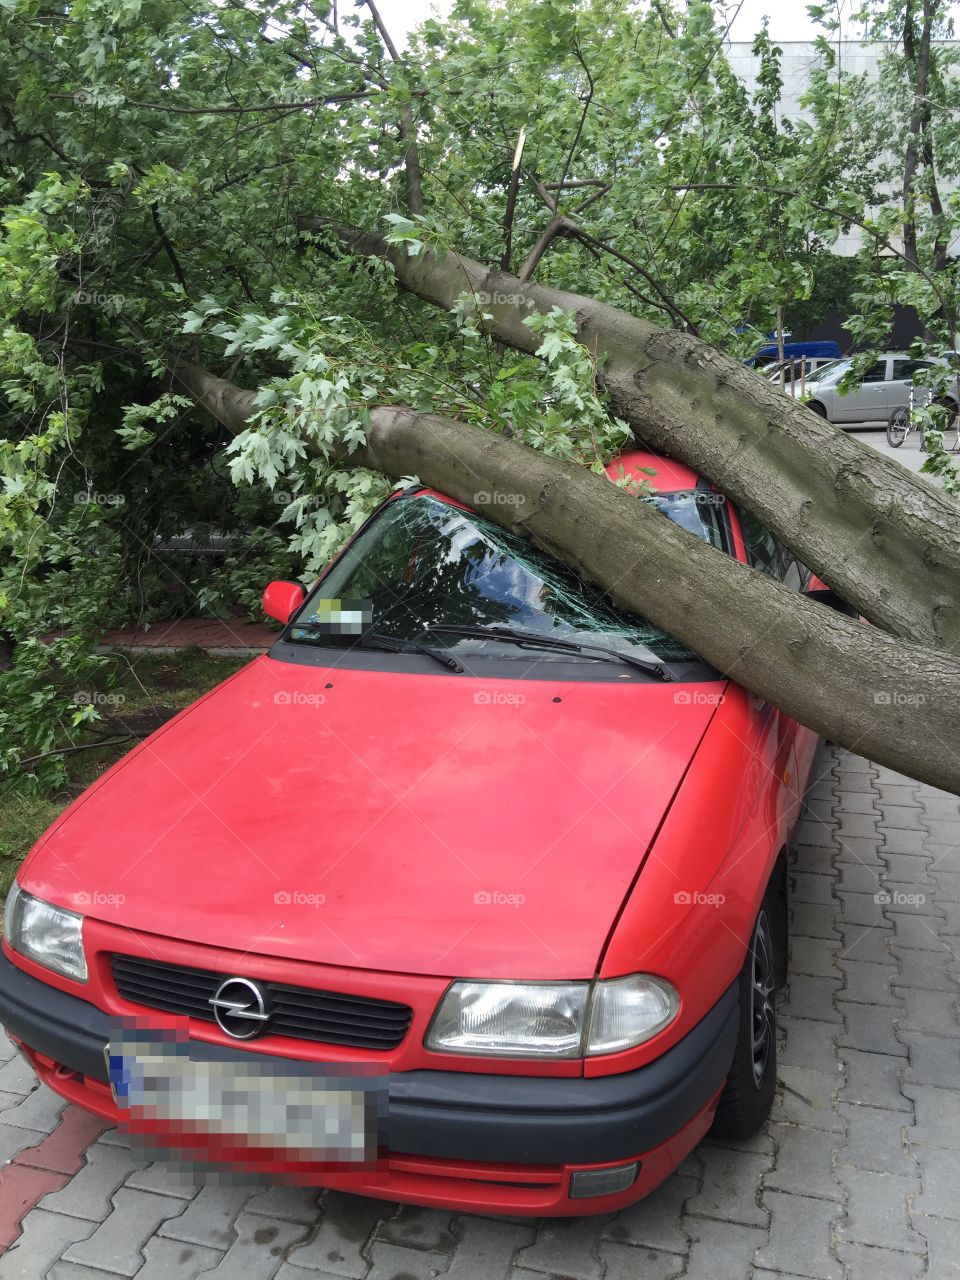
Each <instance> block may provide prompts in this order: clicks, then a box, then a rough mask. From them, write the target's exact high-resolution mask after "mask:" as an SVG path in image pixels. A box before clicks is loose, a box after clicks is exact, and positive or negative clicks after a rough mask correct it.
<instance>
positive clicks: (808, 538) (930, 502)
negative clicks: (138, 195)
mask: <svg viewBox="0 0 960 1280" xmlns="http://www.w3.org/2000/svg"><path fill="white" fill-rule="evenodd" d="M301 225H304V226H307V225H310V226H312V227H313V229H325V230H327V231H328V232H329V233H330V234H332V235H334V236H337V237H339V239H340V242H341V243H342V244H343V245H344V247H345V248H347V249H349V250H351V251H352V252H354V253H356V254H359V255H363V256H376V257H380V258H386V259H388V260H389V261H390V262H391V263H392V265H393V267H394V270H395V273H396V276H397V280H398V282H399V283H400V284H401V286H402V287H403V288H405V289H407V290H409V291H410V292H411V293H414V294H416V295H418V296H419V297H421V298H424V299H426V300H427V301H429V302H432V303H435V304H436V305H438V306H441V307H444V308H446V309H448V310H449V308H451V307H452V306H453V304H454V302H455V301H456V300H457V298H458V297H459V296H460V295H461V294H463V293H468V294H470V293H472V294H474V295H478V294H481V293H483V294H484V295H485V296H486V297H488V298H490V299H494V301H491V302H487V303H485V304H484V308H483V309H484V311H485V312H486V313H488V314H489V315H490V316H491V317H492V319H491V320H489V321H488V322H486V323H487V325H488V329H489V331H490V332H491V334H492V335H493V336H494V337H495V338H497V339H499V340H500V341H501V342H503V343H505V344H506V345H507V346H510V347H514V348H515V349H517V350H519V351H525V352H530V353H533V352H535V351H536V348H537V345H538V339H537V338H536V336H535V335H534V333H533V332H532V330H531V329H530V327H529V326H528V325H526V324H524V320H525V319H526V318H527V317H529V316H530V315H531V313H533V312H548V311H549V310H550V309H551V307H554V306H557V307H560V308H562V309H563V310H565V311H569V312H572V313H573V315H574V316H575V318H576V324H577V332H578V335H579V338H580V341H581V342H583V343H584V345H585V346H587V347H588V348H589V350H590V351H592V352H594V353H595V354H596V356H597V357H598V358H599V360H600V363H599V368H598V379H599V381H600V382H601V385H602V386H603V387H604V388H605V390H606V391H607V393H608V395H609V398H610V402H611V407H612V409H613V411H614V412H615V413H616V414H618V415H619V416H620V417H621V418H623V419H624V420H625V421H626V422H628V423H630V425H631V426H632V427H633V428H634V430H635V432H636V434H637V436H638V437H639V438H640V439H642V440H643V441H645V442H646V443H648V444H649V445H651V446H652V447H654V448H656V449H659V450H660V451H662V452H664V453H667V454H669V455H671V456H672V457H675V458H679V459H681V460H682V461H684V462H686V463H688V464H689V465H691V466H693V467H695V468H696V469H697V470H698V471H701V472H702V473H703V474H704V475H706V476H709V477H710V479H711V480H713V481H715V482H716V483H717V484H718V485H719V486H720V487H721V488H722V489H723V491H724V492H725V493H726V494H728V495H729V496H730V497H731V498H733V499H734V500H735V501H737V502H738V503H740V504H742V505H743V506H744V507H746V508H747V510H748V511H751V512H753V514H754V515H756V516H757V518H758V519H760V520H761V521H762V522H763V523H764V524H765V525H766V526H767V527H768V528H770V529H771V530H772V531H773V532H774V533H775V534H776V535H777V536H778V537H779V538H780V539H781V540H782V541H783V542H785V543H786V544H787V546H789V547H790V548H791V549H792V550H793V551H795V552H796V554H797V555H798V556H799V557H800V558H801V559H802V560H803V562H804V563H805V564H807V565H809V566H810V568H812V569H813V570H814V571H815V572H816V573H818V574H819V575H820V576H821V577H822V578H823V579H824V580H825V581H826V582H828V583H829V584H830V585H831V586H832V587H833V588H834V589H835V590H836V591H838V592H839V594H840V595H842V596H843V597H844V598H845V599H846V600H849V601H850V603H851V604H853V605H856V607H857V608H858V609H859V610H860V612H861V613H863V614H864V615H865V616H866V617H868V618H870V620H871V621H872V622H875V623H876V624H877V625H878V626H880V627H882V628H884V629H885V630H887V631H890V632H892V633H893V634H894V635H899V636H903V637H905V638H907V639H911V640H914V641H915V642H917V643H918V644H925V645H930V646H931V647H945V648H952V649H954V650H955V651H957V650H960V506H958V505H957V503H956V502H954V501H953V500H952V499H951V498H949V497H947V495H946V494H944V493H942V492H940V491H939V490H937V489H935V488H934V487H933V486H932V485H929V484H928V483H927V482H926V481H925V480H923V479H921V478H920V477H918V476H914V475H912V474H911V473H910V472H908V471H907V470H906V469H905V468H904V467H902V466H901V465H900V464H899V463H898V462H895V461H894V460H892V459H888V458H885V457H883V456H882V455H880V454H878V453H876V451H875V450H872V449H870V447H869V446H868V445H865V444H863V443H862V442H861V441H860V440H858V439H856V437H854V436H850V435H845V434H844V433H843V432H842V431H840V430H838V428H836V427H834V426H832V425H831V424H830V423H829V422H827V421H826V420H825V419H823V418H819V417H817V416H816V415H815V414H812V413H811V412H810V410H809V409H807V408H806V407H805V406H804V405H803V404H801V403H799V402H797V401H795V400H792V399H789V398H787V397H785V396H784V395H783V394H782V393H781V392H780V390H779V389H778V388H777V387H775V386H772V385H771V384H769V383H767V382H765V381H764V380H763V379H762V378H758V377H757V375H756V374H755V373H754V372H753V371H752V370H750V369H746V368H744V366H743V365H742V364H741V363H740V362H739V361H737V360H734V359H733V358H732V357H730V356H727V355H724V354H723V353H722V352H720V351H717V350H715V349H714V348H712V347H710V346H708V345H707V344H706V343H704V342H702V341H700V340H699V339H698V338H696V337H694V336H692V335H691V334H688V333H680V332H676V331H668V330H664V329H662V328H660V327H659V326H657V325H654V324H652V323H651V322H650V321H648V320H644V319H640V318H638V317H636V316H633V315H630V314H628V313H627V312H624V311H621V310H619V309H618V308H617V307H612V306H609V305H607V304H606V303H601V302H598V301H596V300H595V299H592V298H586V297H583V296H582V295H580V294H575V293H566V292H563V291H562V290H559V289H550V288H547V287H545V286H543V285H535V284H525V283H524V282H523V281H521V280H518V279H517V278H516V277H515V276H510V275H507V274H506V273H504V272H501V271H498V270H495V269H493V268H490V267H487V266H484V265H483V264H482V263H480V262H477V261H475V260H474V259H472V258H467V257H465V256H464V255H462V254H456V253H447V254H444V255H442V256H441V255H438V254H436V253H434V252H432V251H430V250H426V251H424V252H422V253H421V254H419V255H417V256H416V257H411V256H410V255H409V254H408V253H407V252H406V247H405V246H402V245H401V246H391V245H389V244H388V243H387V241H386V240H385V239H384V237H383V236H382V235H380V234H379V233H376V232H359V231H356V230H353V229H351V228H347V227H342V226H338V225H336V224H333V223H329V222H323V221H319V222H313V223H309V222H306V221H302V222H301ZM507 299H509V301H508V300H507Z"/></svg>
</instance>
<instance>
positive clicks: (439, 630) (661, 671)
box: [426, 623, 673, 681]
mask: <svg viewBox="0 0 960 1280" xmlns="http://www.w3.org/2000/svg"><path fill="white" fill-rule="evenodd" d="M426 629H427V631H429V632H432V633H434V634H436V635H456V636H476V637H478V638H479V639H482V640H506V641H508V642H510V643H511V644H516V645H519V646H520V647H521V648H526V649H557V650H559V651H560V652H566V653H581V652H582V653H599V654H602V655H603V656H604V657H606V658H613V659H615V660H616V661H617V662H623V663H625V664H626V665H627V666H628V667H634V668H635V669H636V670H637V671H642V672H644V674H645V675H648V676H655V677H656V678H657V679H658V680H664V681H671V680H672V679H673V676H672V675H671V674H670V672H669V671H668V670H667V669H666V667H664V666H663V664H662V663H660V662H657V661H656V659H654V660H652V661H651V660H650V659H647V658H635V657H634V656H633V654H631V653H621V652H620V650H619V649H609V648H607V646H606V645H602V644H590V643H582V642H581V641H579V640H562V639H561V638H560V637H559V636H545V635H541V634H540V633H539V632H538V631H524V630H522V629H521V628H518V627H500V626H492V627H472V626H469V625H463V626H460V625H458V624H452V625H450V626H448V625H447V624H446V623H435V624H434V625H432V626H429V627H427V628H426Z"/></svg>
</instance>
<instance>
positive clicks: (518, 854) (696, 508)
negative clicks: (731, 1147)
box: [0, 452, 836, 1215]
mask: <svg viewBox="0 0 960 1280" xmlns="http://www.w3.org/2000/svg"><path fill="white" fill-rule="evenodd" d="M651 469H652V472H653V475H652V480H651V484H652V485H653V487H654V488H655V490H656V492H655V494H654V495H653V496H652V497H651V498H650V499H649V500H650V501H652V502H653V503H655V504H656V505H657V506H658V507H659V509H660V510H661V511H662V512H663V514H664V516H665V517H667V518H669V519H671V520H673V521H674V522H675V523H677V524H680V525H682V526H683V527H684V528H685V529H687V530H688V531H689V532H690V533H691V534H692V535H693V536H694V537H698V538H701V539H702V540H704V541H706V542H708V543H710V544H711V545H713V546H714V547H716V548H717V550H718V552H720V553H724V554H726V555H729V556H732V557H734V558H736V559H737V560H739V561H741V562H743V563H745V564H749V565H751V566H753V567H754V568H755V569H757V570H758V571H759V572H762V573H766V574H769V575H770V576H771V577H773V578H775V579H777V581H778V582H780V583H782V584H783V589H784V590H790V591H794V592H804V593H807V594H809V595H811V596H814V597H816V598H820V599H821V600H823V601H824V603H831V604H833V605H834V607H836V602H835V601H833V600H826V599H824V593H825V591H826V589H825V588H824V587H823V584H822V583H820V582H818V580H816V579H811V576H810V574H809V572H808V571H807V570H806V569H804V567H803V566H802V565H801V564H800V563H799V562H798V561H797V559H796V558H795V557H794V556H793V555H792V554H791V553H790V552H789V551H788V550H787V549H786V548H785V547H783V546H782V545H781V544H780V543H778V542H777V541H776V539H775V538H773V537H772V536H771V534H770V533H769V532H768V531H767V530H766V529H764V528H763V527H762V526H761V525H760V524H759V523H758V522H757V521H756V520H755V519H753V518H752V517H750V516H748V515H747V514H746V513H742V512H740V511H738V510H737V508H736V507H735V506H734V504H733V503H731V502H728V501H726V500H725V498H724V496H723V495H722V494H721V493H719V492H717V490H716V489H715V488H714V487H713V486H712V485H710V484H709V483H708V482H707V481H705V480H703V479H701V478H700V477H698V476H697V475H696V474H695V473H694V472H692V471H690V470H689V469H688V468H686V467H684V466H681V465H680V464H678V463H674V462H670V461H668V460H667V459H665V458H661V457H656V456H654V455H651V454H649V453H639V452H632V453H629V454H625V455H624V456H623V457H622V458H620V459H618V460H617V461H615V462H614V463H613V464H612V465H611V467H610V468H609V474H610V476H611V478H612V479H615V478H617V477H618V476H619V474H620V472H621V471H623V472H624V473H625V474H626V475H627V476H629V477H630V478H632V479H634V480H644V481H646V480H647V479H648V478H649V477H648V471H650V470H651ZM638 500H639V499H638ZM264 607H265V609H266V612H267V613H268V614H270V615H271V616H273V617H274V618H276V619H277V620H278V621H279V622H281V623H282V624H283V626H284V630H283V632H282V633H281V634H280V636H279V638H278V639H277V641H276V643H275V644H274V645H273V647H272V648H271V650H270V652H269V653H268V654H263V655H261V656H260V657H258V658H256V659H255V660H254V661H253V662H251V663H250V664H249V665H248V666H246V667H244V668H243V669H242V670H241V671H239V672H237V673H236V674H235V675H233V676H231V677H230V679H228V680H227V681H225V682H224V683H223V684H221V685H220V686H219V687H217V688H216V689H214V690H212V691H211V692H210V693H208V694H206V695H205V697H203V698H201V699H200V700H199V701H198V702H197V703H195V704H194V705H193V706H192V707H190V708H188V709H187V710H185V711H183V712H181V714H180V715H178V716H177V717H176V718H175V719H173V720H171V721H170V722H169V723H168V724H166V725H164V726H163V728H162V729H160V730H159V731H158V732H156V733H154V734H153V735H152V736H151V737H150V738H148V739H147V740H146V741H144V742H143V743H142V744H141V745H140V746H138V747H136V748H135V749H134V750H133V751H131V752H130V753H129V755H127V756H125V757H124V758H123V759H122V760H121V761H120V762H119V763H118V764H116V765H114V767H113V768H112V769H111V770H110V771H109V772H108V773H106V774H105V775H104V776H103V777H102V778H101V779H99V780H98V781H97V782H96V783H94V785H93V786H92V787H91V788H90V789H89V790H88V791H87V792H86V793H85V794H84V795H83V796H82V797H80V798H79V799H78V800H77V801H75V803H74V804H73V805H72V806H71V807H70V808H69V809H68V810H67V811H66V812H65V813H64V814H63V815H62V816H61V817H60V818H59V819H58V820H57V822H56V823H55V824H54V825H53V827H51V828H50V830H49V831H48V832H47V833H46V835H44V836H43V838H42V839H41V840H40V841H39V842H38V844H37V845H36V847H35V848H34V849H33V851H32V852H31V854H30V855H29V857H28V858H27V860H26V862H25V863H24V865H23V866H22V867H21V869H20V871H19V874H18V877H17V882H16V885H15V886H14V887H13V889H12V891H11V894H10V898H9V900H8V904H7V915H6V925H5V929H4V938H3V947H2V953H0V1021H2V1022H3V1024H4V1025H5V1026H6V1028H7V1030H8V1032H9V1034H10V1035H11V1036H12V1037H13V1039H14V1042H15V1043H16V1044H17V1045H18V1046H19V1047H20V1048H21V1049H22V1051H23V1053H24V1055H25V1057H26V1059H27V1060H28V1061H29V1062H30V1063H31V1065H32V1066H33V1067H34V1069H35V1070H36V1071H37V1073H38V1074H39V1076H40V1078H41V1079H42V1080H43V1081H44V1082H45V1083H46V1084H48V1085H49V1086H50V1087H51V1088H52V1089H54V1090H55V1091H56V1092H58V1093H59V1094H61V1095H62V1096H63V1097H65V1098H67V1099H69V1100H70V1101H72V1102H75V1103H78V1104H79V1105H81V1106H83V1107H87V1108H89V1109H90V1110H91V1111H93V1112H95V1113H97V1114H98V1115H100V1116H102V1117H104V1118H105V1119H106V1120H109V1121H110V1122H117V1121H118V1120H119V1121H121V1122H123V1123H125V1124H126V1125H128V1126H130V1127H131V1128H134V1129H136V1130H138V1131H140V1132H146V1133H148V1134H149V1135H151V1140H152V1141H153V1142H154V1143H156V1142H158V1141H159V1142H160V1143H162V1144H165V1145H168V1146H170V1147H172V1148H179V1149H181V1150H182V1149H183V1148H186V1149H187V1150H188V1151H190V1152H191V1153H196V1152H197V1151H199V1152H200V1153H201V1156H202V1157H203V1158H205V1159H212V1160H220V1161H223V1162H226V1163H228V1164H232V1165H234V1166H236V1165H238V1164H239V1165H246V1166H252V1167H253V1168H254V1169H258V1170H260V1171H270V1172H273V1173H274V1174H279V1175H282V1176H286V1177H289V1178H294V1179H296V1180H297V1181H299V1182H306V1183H308V1184H311V1183H312V1184H317V1185H324V1186H331V1187H338V1188H342V1189H344V1190H348V1191H353V1192H358V1193H360V1194H366V1195H371V1196H378V1197H383V1198H386V1199H388V1200H400V1201H411V1202H413V1203H417V1204H424V1205H433V1206H446V1207H449V1208H455V1209H459V1210H468V1211H474V1212H480V1213H493V1212H500V1213H512V1214H530V1215H539V1214H560V1215H564V1214H565V1215H579V1214H584V1213H600V1212H609V1211H613V1210H616V1209H619V1208H621V1207H623V1206H624V1205H627V1204H629V1203H631V1202H632V1201H634V1200H637V1199H639V1198H640V1197H641V1196H643V1195H646V1194H647V1193H648V1192H649V1191H651V1190H652V1189H653V1188H654V1187H655V1186H656V1185H657V1184H658V1183H659V1182H661V1181H662V1180H663V1179H664V1178H665V1177H666V1176H667V1175H668V1174H669V1173H670V1172H671V1170H673V1169H674V1168H675V1167H676V1166H677V1165H678V1164H679V1163H680V1162H681V1161H682V1160H683V1159H684V1158H685V1156H686V1155H687V1153H688V1152H689V1151H690V1150H691V1148H692V1147H694V1146H695V1145H696V1144H697V1143H698V1142H699V1141H700V1139H701V1138H702V1137H703V1136H704V1135H705V1134H706V1133H707V1131H708V1130H709V1129H710V1128H711V1126H713V1127H714V1130H715V1131H716V1132H717V1133H719V1134H721V1135H723V1136H726V1137H728V1138H737V1139H742V1138H745V1137H747V1136H748V1135H749V1134H750V1133H752V1132H753V1131H755V1130H756V1129H757V1128H758V1127H759V1126H760V1125H761V1124H762V1123H763V1121H764V1120H765V1119H766V1117H767V1115H768V1113H769V1110H770V1106H771V1102H772V1099H773V1096H774V1091H775V1087H776V1081H777V1034H776V1007H775V1001H774V992H775V990H776V989H777V988H778V987H781V986H782V985H783V983H784V981H785V966H786V955H787V950H786V929H787V900H786V895H787V850H788V848H789V844H790V840H791V833H792V831H793V828H794V825H795V822H796V820H797V817H798V814H799V810H800V805H801V800H802V797H803V794H804V789H805V786H806V783H807V779H808V777H809V774H810V770H811V766H812V762H813V759H814V754H815V751H816V748H817V737H816V735H815V734H814V733H813V732H811V731H810V730H808V729H806V728H804V727H802V726H801V725H799V724H797V723H796V722H795V721H794V720H792V719H790V717H788V716H786V715H784V714H783V713H782V712H780V711H778V710H777V709H776V708H775V707H773V706H771V705H770V704H768V703H765V702H764V701H763V700H762V699H760V698H757V697H755V696H754V695H753V694H751V693H749V692H748V691H747V690H746V689H744V688H742V687H741V686H739V685H736V684H735V683H733V682H732V681H731V680H730V679H729V678H727V677H726V676H725V675H724V674H723V673H722V672H720V671H717V670H715V669H714V668H712V667H711V666H710V665H709V664H708V663H706V662H705V661H704V660H703V659H702V658H701V657H699V656H698V655H697V654H696V653H694V652H692V651H691V650H690V649H688V648H687V647H686V646H685V645H684V644H683V643H681V642H680V641H678V640H676V639H675V638H673V637H671V636H669V635H667V634H665V633H664V632H663V631H661V630H659V629H658V628H657V627H655V626H654V625H652V624H651V623H650V622H649V621H647V620H646V619H644V618H643V617H641V616H639V615H637V614H631V613H628V612H626V611H625V610H623V609H621V608H619V607H618V606H616V604H615V603H614V602H613V601H612V600H611V599H610V598H609V597H608V596H605V595H604V594H602V593H601V592H599V591H597V590H595V589H593V588H591V587H590V586H589V585H588V584H587V583H585V582H584V581H583V580H582V579H580V578H579V577H578V576H577V575H576V573H575V572H574V571H573V570H572V569H570V568H569V567H568V566H566V565H565V564H563V563H561V562H559V561H557V560H555V559H554V558H552V557H551V556H549V555H547V554H546V553H545V552H543V551H542V550H540V549H539V548H537V547H536V546H535V545H534V544H533V543H531V542H530V541H528V540H527V539H525V538H522V537H519V536H517V535H516V534H513V533H510V532H508V531H507V530H505V529H503V528H501V527H500V526H499V525H497V524H496V523H494V522H493V521H492V520H490V519H489V518H488V517H487V516H485V515H483V514H481V513H477V512H474V511H471V510H469V509H467V508H466V507H464V506H463V505H462V504H460V503H458V502H455V501H452V500H450V499H449V498H447V497H445V496H444V495H443V494H440V493H436V492H434V491H431V490H428V489H423V488H419V489H412V490H408V491H404V492H398V493H396V494H394V495H393V496H392V497H391V498H390V499H388V501H387V502H386V503H384V504H383V506H381V507H380V509H379V510H378V511H377V512H376V513H375V514H374V515H373V516H372V517H371V519H370V520H369V521H368V522H367V523H366V525H365V526H364V527H363V528H362V529H361V530H360V531H359V532H358V533H357V534H356V535H355V536H354V537H353V539H352V540H351V541H350V542H349V543H348V544H347V546H346V547H345V548H344V550H343V551H342V552H341V554H340V555H339V556H338V557H337V558H336V559H335V560H334V561H333V563H332V564H331V565H330V566H329V567H328V568H327V570H326V571H325V573H324V574H323V575H322V576H321V578H320V580H319V582H318V583H317V585H316V586H315V587H314V588H313V590H312V591H310V592H309V593H308V592H307V591H306V590H305V589H304V587H303V586H302V585H301V584H299V583H296V582H282V581H278V582H273V583H271V584H270V586H269V587H268V588H267V591H266V592H265V595H264Z"/></svg>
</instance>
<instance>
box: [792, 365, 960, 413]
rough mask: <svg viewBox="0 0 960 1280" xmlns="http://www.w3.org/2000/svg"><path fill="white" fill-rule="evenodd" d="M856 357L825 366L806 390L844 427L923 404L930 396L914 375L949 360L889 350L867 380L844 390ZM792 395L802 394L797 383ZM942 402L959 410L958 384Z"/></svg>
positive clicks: (817, 407) (813, 403) (819, 409)
mask: <svg viewBox="0 0 960 1280" xmlns="http://www.w3.org/2000/svg"><path fill="white" fill-rule="evenodd" d="M852 363H853V362H852V360H849V359H846V360H834V361H833V362H832V363H831V364H827V365H821V367H820V368H819V369H817V370H816V371H815V372H814V373H813V375H812V377H811V378H810V379H809V380H808V381H807V383H806V387H805V393H806V398H807V402H808V404H809V407H810V408H811V409H812V410H813V411H814V413H818V414H819V415H820V416H821V417H822V418H827V419H828V420H829V421H830V422H836V423H838V424H839V425H841V426H847V425H849V426H854V425H856V424H858V423H862V422H882V423H885V422H887V421H888V420H889V418H890V415H891V414H892V413H893V411H894V410H895V409H901V408H906V407H908V406H909V405H910V404H911V392H912V393H913V397H914V398H913V401H912V403H913V404H918V403H921V400H920V397H923V396H928V395H929V392H924V391H923V390H922V389H921V388H915V387H914V385H913V379H914V375H915V374H917V373H919V372H920V371H921V370H923V369H929V368H931V367H932V366H933V365H936V364H946V363H947V361H946V359H937V358H931V359H928V360H915V359H913V357H911V356H909V355H907V354H906V353H905V352H903V351H887V352H885V353H884V354H883V355H881V356H878V357H877V361H876V363H875V364H873V365H872V366H871V367H870V368H869V369H868V370H867V371H866V373H865V374H864V376H863V381H862V382H861V383H860V385H859V386H858V387H854V388H852V389H851V390H850V391H847V392H845V393H844V392H841V391H840V383H841V382H842V380H843V377H844V375H845V374H846V373H847V372H848V370H849V369H850V366H851V364H852ZM784 389H785V391H786V393H787V394H788V395H793V396H799V395H800V386H799V384H797V383H794V384H793V385H788V386H787V387H785V388H784ZM942 403H943V404H945V405H946V407H947V408H948V410H949V411H950V414H951V417H952V416H953V415H955V414H956V412H957V404H958V395H957V388H956V386H955V385H954V386H953V387H952V388H951V389H950V390H948V391H947V392H946V393H945V394H944V396H943V397H942Z"/></svg>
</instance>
